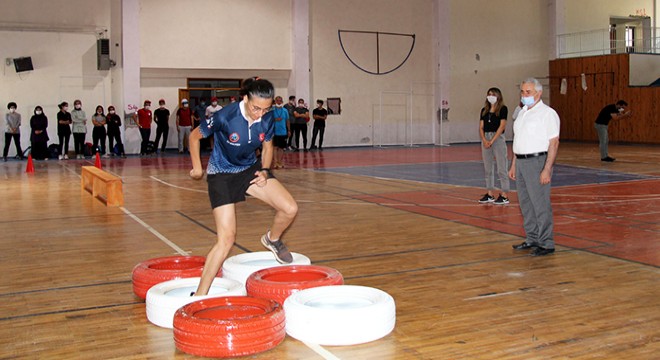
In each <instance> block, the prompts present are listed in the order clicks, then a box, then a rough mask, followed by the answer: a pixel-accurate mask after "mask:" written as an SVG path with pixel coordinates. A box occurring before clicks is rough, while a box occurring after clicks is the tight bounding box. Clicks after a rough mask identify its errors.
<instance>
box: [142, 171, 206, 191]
mask: <svg viewBox="0 0 660 360" xmlns="http://www.w3.org/2000/svg"><path fill="white" fill-rule="evenodd" d="M149 178H150V179H152V180H154V181H157V182H159V183H161V184H163V185H167V186H170V187H173V188H175V189H179V190H186V191H194V192H199V193H204V194H206V193H208V191H207V190H198V189H192V188H188V187H183V186H178V185H174V184H170V183H168V182H167V181H164V180H161V179H159V178H157V177H155V176H153V175H151V176H149Z"/></svg>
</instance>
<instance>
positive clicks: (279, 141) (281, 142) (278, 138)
mask: <svg viewBox="0 0 660 360" xmlns="http://www.w3.org/2000/svg"><path fill="white" fill-rule="evenodd" d="M287 139H288V136H286V135H275V136H273V145H275V146H276V147H278V148H280V149H286V147H287V143H286V140H287Z"/></svg>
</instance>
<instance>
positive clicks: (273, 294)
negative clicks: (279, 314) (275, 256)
mask: <svg viewBox="0 0 660 360" xmlns="http://www.w3.org/2000/svg"><path fill="white" fill-rule="evenodd" d="M343 284H344V277H343V276H342V275H341V273H340V272H339V271H337V270H335V269H333V268H329V267H327V266H316V265H292V266H279V267H274V268H268V269H263V270H259V271H256V272H254V273H253V274H252V275H250V277H248V279H247V282H246V283H245V287H246V290H247V294H248V295H249V296H254V297H260V298H266V299H272V300H275V301H277V302H278V303H280V304H284V300H286V298H287V297H289V295H291V294H293V293H295V292H298V291H300V290H304V289H309V288H313V287H319V286H328V285H343Z"/></svg>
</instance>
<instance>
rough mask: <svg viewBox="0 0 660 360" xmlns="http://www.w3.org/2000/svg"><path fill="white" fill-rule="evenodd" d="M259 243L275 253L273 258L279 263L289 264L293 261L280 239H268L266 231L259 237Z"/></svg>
mask: <svg viewBox="0 0 660 360" xmlns="http://www.w3.org/2000/svg"><path fill="white" fill-rule="evenodd" d="M261 244H262V245H263V246H264V247H265V248H266V249H268V250H270V251H271V252H272V253H273V254H274V255H275V259H276V260H277V262H279V263H280V264H290V263H291V262H293V256H292V255H291V252H289V249H287V247H286V245H284V243H283V242H282V240H277V241H270V239H269V238H268V234H267V233H266V234H265V235H264V236H262V237H261Z"/></svg>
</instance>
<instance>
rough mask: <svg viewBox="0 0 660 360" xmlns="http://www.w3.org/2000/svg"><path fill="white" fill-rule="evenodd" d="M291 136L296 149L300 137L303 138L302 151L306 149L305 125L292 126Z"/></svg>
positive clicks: (298, 146) (298, 147)
mask: <svg viewBox="0 0 660 360" xmlns="http://www.w3.org/2000/svg"><path fill="white" fill-rule="evenodd" d="M293 132H294V134H293V136H294V137H295V138H296V149H300V135H301V134H302V138H303V149H307V124H293Z"/></svg>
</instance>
